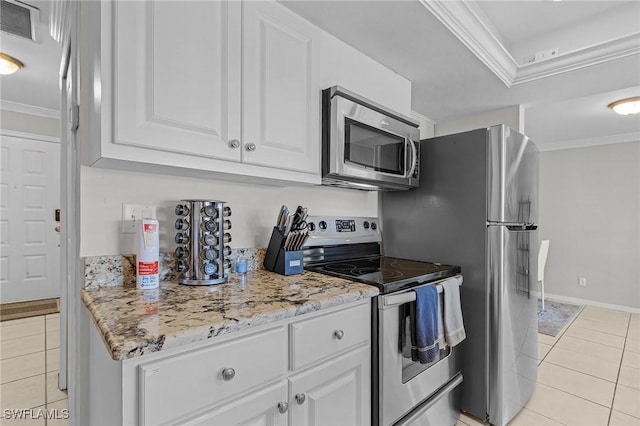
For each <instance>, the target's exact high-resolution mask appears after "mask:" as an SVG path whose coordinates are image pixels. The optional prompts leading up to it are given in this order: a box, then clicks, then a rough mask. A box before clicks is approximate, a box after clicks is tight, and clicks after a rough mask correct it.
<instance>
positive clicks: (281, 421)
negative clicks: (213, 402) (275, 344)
mask: <svg viewBox="0 0 640 426" xmlns="http://www.w3.org/2000/svg"><path fill="white" fill-rule="evenodd" d="M274 401H277V402H274ZM285 404H286V405H285ZM287 411H288V403H287V383H286V382H284V381H282V382H280V383H278V384H276V385H273V386H269V387H267V388H265V389H262V390H259V391H255V392H252V393H249V394H248V395H246V396H243V397H241V398H239V399H237V400H236V401H233V402H231V403H229V404H225V405H223V406H221V407H218V408H216V409H213V410H211V411H210V412H208V413H206V414H205V415H202V416H199V417H197V418H195V419H193V420H190V421H187V422H185V423H182V424H183V425H185V426H212V425H238V426H240V425H242V426H244V425H247V426H248V425H251V426H286V425H287V417H288V413H287Z"/></svg>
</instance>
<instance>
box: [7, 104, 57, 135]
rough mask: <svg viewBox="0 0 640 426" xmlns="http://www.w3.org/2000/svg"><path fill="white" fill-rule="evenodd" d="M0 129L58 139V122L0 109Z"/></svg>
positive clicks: (55, 119) (52, 119) (53, 119)
mask: <svg viewBox="0 0 640 426" xmlns="http://www.w3.org/2000/svg"><path fill="white" fill-rule="evenodd" d="M0 128H2V129H4V130H11V131H14V132H22V133H32V134H37V135H45V136H52V137H56V138H59V137H60V120H59V119H57V118H46V117H39V116H36V115H31V114H25V113H21V112H15V111H9V110H6V109H0Z"/></svg>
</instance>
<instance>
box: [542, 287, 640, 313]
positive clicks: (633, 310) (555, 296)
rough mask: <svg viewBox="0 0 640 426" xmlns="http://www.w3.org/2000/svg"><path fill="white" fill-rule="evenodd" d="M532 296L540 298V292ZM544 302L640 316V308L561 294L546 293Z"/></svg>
mask: <svg viewBox="0 0 640 426" xmlns="http://www.w3.org/2000/svg"><path fill="white" fill-rule="evenodd" d="M531 294H532V295H534V296H536V297H540V292H537V291H532V292H531ZM544 300H554V301H556V302H567V303H573V304H574V305H585V306H597V307H599V308H607V309H614V310H616V311H623V312H629V313H632V314H640V308H632V307H630V306H622V305H614V304H612V303H602V302H596V301H595V300H588V299H578V298H577V297H568V296H561V295H559V294H553V293H546V292H545V294H544Z"/></svg>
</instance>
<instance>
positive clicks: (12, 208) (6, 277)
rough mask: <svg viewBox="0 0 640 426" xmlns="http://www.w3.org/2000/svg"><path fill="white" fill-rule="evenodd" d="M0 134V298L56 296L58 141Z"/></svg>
mask: <svg viewBox="0 0 640 426" xmlns="http://www.w3.org/2000/svg"><path fill="white" fill-rule="evenodd" d="M0 139H1V142H0V171H1V174H2V175H1V176H2V178H1V181H0V297H1V300H2V303H6V302H16V301H23V300H35V299H46V298H51V297H59V296H60V233H59V232H58V231H59V230H58V231H56V226H58V225H59V223H58V222H56V220H55V210H56V209H58V208H60V144H59V142H57V141H52V140H37V139H31V138H28V137H17V136H9V135H6V134H3V135H2V137H1V138H0ZM43 139H45V138H43Z"/></svg>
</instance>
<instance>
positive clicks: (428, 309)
mask: <svg viewBox="0 0 640 426" xmlns="http://www.w3.org/2000/svg"><path fill="white" fill-rule="evenodd" d="M415 292H416V303H415V304H412V307H413V306H414V305H415V307H414V308H413V309H412V311H413V312H411V325H412V326H411V359H412V360H413V361H416V362H420V363H421V364H428V363H430V362H433V361H436V360H437V359H438V358H439V354H440V347H439V346H438V290H437V289H436V287H435V286H433V285H427V286H424V287H420V288H417V289H416V290H415Z"/></svg>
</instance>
